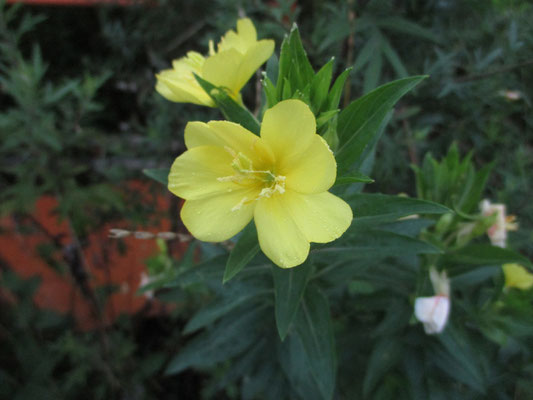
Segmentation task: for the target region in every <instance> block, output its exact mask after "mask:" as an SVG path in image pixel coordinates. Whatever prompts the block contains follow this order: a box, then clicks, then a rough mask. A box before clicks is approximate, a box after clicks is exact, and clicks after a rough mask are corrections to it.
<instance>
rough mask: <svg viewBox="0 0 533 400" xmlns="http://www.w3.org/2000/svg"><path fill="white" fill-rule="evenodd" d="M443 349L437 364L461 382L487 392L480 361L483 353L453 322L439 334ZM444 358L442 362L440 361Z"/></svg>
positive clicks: (440, 349)
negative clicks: (478, 351) (478, 352)
mask: <svg viewBox="0 0 533 400" xmlns="http://www.w3.org/2000/svg"><path fill="white" fill-rule="evenodd" d="M438 340H439V341H440V343H441V345H442V346H443V347H444V349H442V347H440V348H439V349H438V351H439V352H440V351H442V353H440V355H438V357H437V360H438V361H437V363H436V365H437V366H438V367H440V368H441V369H442V370H443V371H444V372H446V373H448V374H449V375H450V376H451V377H453V378H454V379H457V380H458V381H459V382H463V383H465V384H466V385H468V386H470V387H471V388H472V389H474V390H477V391H478V392H481V393H484V392H485V378H484V373H483V369H482V367H481V366H480V365H479V362H480V361H482V360H483V358H482V355H481V354H476V353H477V352H476V351H475V349H474V348H473V347H472V345H473V344H474V343H469V340H468V337H467V336H466V335H465V334H464V332H462V331H461V330H459V329H457V327H455V326H454V325H453V324H452V323H450V324H448V326H447V327H446V329H445V331H444V332H443V333H442V334H440V335H438ZM441 360H442V363H441V362H440V361H441Z"/></svg>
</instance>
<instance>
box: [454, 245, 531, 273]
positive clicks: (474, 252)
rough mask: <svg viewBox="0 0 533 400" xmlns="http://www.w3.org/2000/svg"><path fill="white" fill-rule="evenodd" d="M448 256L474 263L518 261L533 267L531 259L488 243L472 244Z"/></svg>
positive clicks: (491, 263) (487, 263) (493, 263)
mask: <svg viewBox="0 0 533 400" xmlns="http://www.w3.org/2000/svg"><path fill="white" fill-rule="evenodd" d="M446 258H448V259H449V260H450V261H454V262H458V263H467V264H474V265H495V264H505V263H518V264H521V265H523V266H525V267H528V268H530V269H531V268H532V267H533V266H532V264H531V261H529V260H528V259H527V258H526V257H524V256H523V255H521V254H519V253H517V252H515V251H512V250H509V249H502V248H501V247H496V246H491V245H488V244H471V245H468V246H465V247H463V248H461V249H459V250H457V251H455V252H453V253H450V254H447V255H446Z"/></svg>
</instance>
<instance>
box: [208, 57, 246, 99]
mask: <svg viewBox="0 0 533 400" xmlns="http://www.w3.org/2000/svg"><path fill="white" fill-rule="evenodd" d="M243 59H244V56H243V55H242V54H241V53H239V52H238V51H237V50H235V49H228V50H224V51H222V52H219V53H217V54H214V55H212V56H210V57H209V58H208V59H207V60H205V63H204V66H203V69H202V78H204V79H205V80H206V81H208V82H209V83H212V84H213V85H215V86H221V87H223V88H226V89H229V91H230V94H231V95H232V97H234V98H237V95H238V93H239V91H240V90H241V88H242V86H241V87H239V82H240V79H239V76H238V71H239V67H240V65H241V63H242V61H243Z"/></svg>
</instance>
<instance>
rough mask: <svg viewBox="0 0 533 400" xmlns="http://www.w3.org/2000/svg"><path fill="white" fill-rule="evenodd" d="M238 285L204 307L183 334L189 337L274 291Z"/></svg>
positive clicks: (255, 286)
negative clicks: (242, 306) (240, 307)
mask: <svg viewBox="0 0 533 400" xmlns="http://www.w3.org/2000/svg"><path fill="white" fill-rule="evenodd" d="M237 283H238V285H234V286H233V287H232V285H230V288H226V290H225V291H224V292H223V295H222V297H217V298H216V299H215V300H214V301H213V303H211V304H210V305H208V306H206V307H203V308H202V309H200V311H198V312H197V313H196V314H194V316H193V317H192V318H191V319H190V320H189V322H188V323H187V325H185V328H184V330H183V333H184V334H186V335H188V334H190V333H192V332H195V331H197V330H198V329H201V328H203V327H205V326H207V325H209V324H211V323H212V322H214V321H216V320H217V319H219V318H221V317H223V316H224V315H226V314H227V313H229V312H231V311H233V310H234V309H236V308H237V307H239V306H240V305H242V304H245V303H250V302H252V301H254V298H257V297H258V296H261V295H265V294H267V293H268V294H270V295H271V293H272V291H271V290H270V289H267V288H265V287H261V286H257V285H251V284H249V283H248V284H242V283H241V282H237Z"/></svg>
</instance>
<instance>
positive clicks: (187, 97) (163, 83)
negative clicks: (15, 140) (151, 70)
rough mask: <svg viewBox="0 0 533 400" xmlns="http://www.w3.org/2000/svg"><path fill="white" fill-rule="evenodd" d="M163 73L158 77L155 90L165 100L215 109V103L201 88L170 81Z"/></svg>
mask: <svg viewBox="0 0 533 400" xmlns="http://www.w3.org/2000/svg"><path fill="white" fill-rule="evenodd" d="M164 72H165V71H162V73H161V74H159V75H156V78H157V83H156V86H155V90H156V91H157V92H158V93H159V94H160V95H162V96H163V97H164V98H166V99H167V100H170V101H175V102H178V103H193V104H198V105H201V106H208V107H214V106H215V103H214V102H213V100H212V99H211V97H209V96H208V95H207V93H205V92H204V90H203V89H202V88H201V87H200V86H197V87H195V86H193V85H188V84H184V83H182V82H178V81H175V80H172V79H169V78H167V77H166V76H165V74H164Z"/></svg>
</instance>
